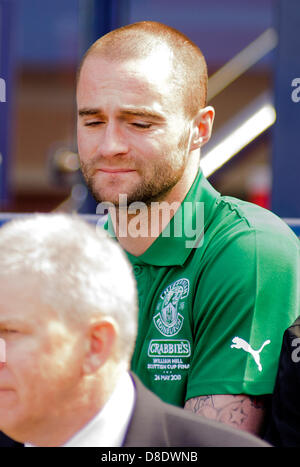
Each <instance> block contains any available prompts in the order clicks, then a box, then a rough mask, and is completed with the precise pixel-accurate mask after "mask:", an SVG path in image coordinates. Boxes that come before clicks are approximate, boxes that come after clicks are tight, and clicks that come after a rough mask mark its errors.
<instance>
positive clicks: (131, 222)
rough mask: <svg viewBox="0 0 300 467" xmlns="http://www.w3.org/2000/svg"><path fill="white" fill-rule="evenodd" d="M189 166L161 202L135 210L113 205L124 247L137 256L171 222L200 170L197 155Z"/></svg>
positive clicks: (119, 235) (120, 239)
mask: <svg viewBox="0 0 300 467" xmlns="http://www.w3.org/2000/svg"><path fill="white" fill-rule="evenodd" d="M191 160H192V163H190V165H189V166H188V167H187V168H186V170H185V172H184V174H183V176H182V178H181V179H180V181H179V182H178V183H177V184H176V185H175V186H174V187H173V188H172V190H171V191H170V192H169V193H168V195H167V196H166V197H165V198H164V199H163V200H161V201H159V202H153V203H151V205H150V206H146V205H142V206H143V207H142V208H141V209H140V208H137V209H135V210H133V209H131V208H130V207H129V208H121V209H116V208H111V209H110V215H111V220H112V223H113V226H114V230H115V233H116V236H117V238H118V241H119V243H120V245H121V246H122V248H123V249H124V250H126V251H127V252H128V253H131V254H132V255H134V256H140V255H142V254H143V253H144V252H145V251H146V250H147V249H148V248H149V247H150V246H151V245H152V243H154V242H155V240H156V239H157V237H159V235H160V234H161V232H162V231H163V230H164V228H165V227H166V226H167V225H168V223H169V222H170V220H171V219H172V217H173V216H174V215H175V213H176V211H177V210H178V209H179V207H180V205H181V203H182V201H183V200H184V198H185V197H186V195H187V193H188V191H189V189H190V187H191V186H192V184H193V182H194V180H195V177H196V175H197V172H198V168H199V162H198V159H197V158H194V159H192V158H191Z"/></svg>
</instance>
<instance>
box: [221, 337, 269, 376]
mask: <svg viewBox="0 0 300 467" xmlns="http://www.w3.org/2000/svg"><path fill="white" fill-rule="evenodd" d="M270 342H271V341H270V339H268V340H266V341H265V342H264V343H263V345H262V346H261V347H260V349H258V350H253V349H252V347H251V345H250V344H248V342H246V341H245V340H244V339H241V338H240V337H237V336H236V337H234V338H233V339H232V345H231V346H230V347H231V348H235V349H243V350H245V352H248V353H250V354H251V355H252V357H253V358H254V361H255V363H256V365H257V366H258V369H259V371H262V366H261V363H260V352H261V351H262V349H263V348H264V347H265V345H268V344H270Z"/></svg>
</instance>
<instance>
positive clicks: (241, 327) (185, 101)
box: [77, 22, 300, 433]
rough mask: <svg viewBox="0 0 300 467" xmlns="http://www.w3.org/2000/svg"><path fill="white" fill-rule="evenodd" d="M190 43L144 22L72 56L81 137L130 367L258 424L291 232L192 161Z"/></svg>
mask: <svg viewBox="0 0 300 467" xmlns="http://www.w3.org/2000/svg"><path fill="white" fill-rule="evenodd" d="M206 87H207V72H206V64H205V60H204V58H203V55H202V53H201V51H200V50H199V48H198V47H197V46H196V45H195V44H193V43H192V42H191V41H190V40H189V39H188V38H187V37H186V36H184V35H182V34H181V33H180V32H178V31H176V30H174V29H172V28H169V27H167V26H165V25H162V24H160V23H155V22H142V23H136V24H133V25H129V26H126V27H124V28H121V29H118V30H115V31H112V32H111V33H109V34H107V35H106V36H104V37H102V38H101V39H99V40H98V41H97V42H96V43H95V44H93V45H92V47H91V48H90V49H89V50H88V52H87V53H86V55H85V57H84V60H83V62H82V65H81V68H80V71H79V76H78V89H77V103H78V149H79V154H80V160H81V167H82V171H83V174H84V176H85V179H86V181H87V183H88V185H89V187H90V189H91V191H92V193H93V194H94V196H95V198H96V199H97V200H98V201H99V203H100V204H99V212H101V211H103V209H104V207H107V206H109V208H110V216H109V219H108V223H107V225H106V228H107V229H108V230H109V231H110V233H111V235H114V236H116V237H117V240H118V241H119V243H120V244H121V246H122V247H123V248H124V249H125V251H126V252H127V254H128V257H129V259H130V261H131V263H132V265H133V268H134V272H135V277H136V280H137V286H138V298H139V330H138V337H137V341H136V347H135V352H134V355H133V359H132V370H133V371H134V372H136V373H137V374H138V375H139V377H140V378H141V379H142V381H143V382H144V383H145V385H146V386H148V387H149V388H150V389H151V390H152V391H153V392H155V393H156V394H158V395H159V396H160V397H161V398H162V399H163V400H165V401H167V402H170V403H171V404H175V405H178V406H184V407H185V408H186V409H187V410H192V411H194V412H195V413H198V414H200V415H204V416H206V417H208V418H214V419H217V420H220V421H222V422H225V423H228V424H231V425H233V426H236V427H239V428H241V429H245V430H249V431H253V432H256V433H261V429H262V423H263V420H264V414H265V400H266V395H268V394H270V393H271V392H272V390H273V386H274V380H275V376H276V371H277V363H278V356H279V351H280V346H281V340H282V336H283V332H284V330H285V329H286V328H287V327H288V326H289V325H290V324H291V323H292V322H293V321H294V320H295V319H296V317H297V316H298V315H299V314H300V313H299V278H300V267H299V242H298V239H297V238H296V236H295V235H294V234H293V233H292V232H291V231H290V229H289V228H288V227H287V226H286V225H285V224H284V223H283V222H282V221H281V220H280V219H279V218H277V217H276V216H275V215H274V214H272V213H270V212H268V211H266V210H264V209H262V208H259V207H258V206H255V205H252V204H249V203H246V202H243V201H241V200H238V199H235V198H231V197H226V196H221V195H220V194H219V193H218V192H217V191H216V190H215V189H214V188H213V187H212V186H211V185H210V184H209V183H208V181H207V180H206V179H205V177H204V176H203V174H202V173H201V171H200V170H199V159H200V151H201V147H202V146H203V145H204V144H205V143H206V142H207V141H208V140H209V138H210V135H211V130H212V124H213V119H214V109H213V108H212V107H209V106H206Z"/></svg>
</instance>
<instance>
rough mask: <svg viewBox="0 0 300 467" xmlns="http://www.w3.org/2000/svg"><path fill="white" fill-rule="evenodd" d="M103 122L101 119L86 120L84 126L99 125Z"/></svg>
mask: <svg viewBox="0 0 300 467" xmlns="http://www.w3.org/2000/svg"><path fill="white" fill-rule="evenodd" d="M102 123H104V122H99V121H97V122H86V123H85V124H84V126H97V125H101V124H102Z"/></svg>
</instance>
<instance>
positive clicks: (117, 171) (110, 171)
mask: <svg viewBox="0 0 300 467" xmlns="http://www.w3.org/2000/svg"><path fill="white" fill-rule="evenodd" d="M96 172H103V173H107V174H126V173H132V172H135V170H133V169H123V168H116V169H109V168H101V169H97V170H96Z"/></svg>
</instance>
